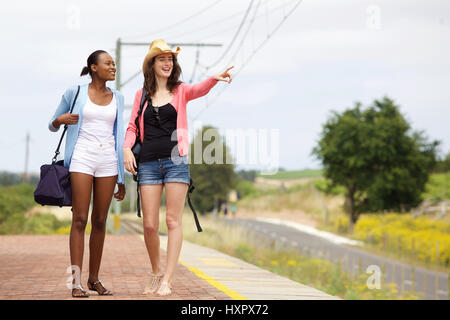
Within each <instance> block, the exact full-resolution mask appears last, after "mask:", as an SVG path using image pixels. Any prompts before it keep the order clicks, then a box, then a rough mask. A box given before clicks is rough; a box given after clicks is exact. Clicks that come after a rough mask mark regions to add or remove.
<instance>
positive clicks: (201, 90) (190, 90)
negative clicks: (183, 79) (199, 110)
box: [183, 76, 218, 101]
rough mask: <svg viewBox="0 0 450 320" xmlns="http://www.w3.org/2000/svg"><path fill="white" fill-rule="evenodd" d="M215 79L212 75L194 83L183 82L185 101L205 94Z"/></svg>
mask: <svg viewBox="0 0 450 320" xmlns="http://www.w3.org/2000/svg"><path fill="white" fill-rule="evenodd" d="M217 82H218V81H217V80H216V79H214V78H213V77H212V76H211V77H209V78H207V79H205V80H203V81H201V82H199V83H196V84H187V83H184V84H183V89H184V96H185V99H186V101H190V100H194V99H197V98H200V97H203V96H204V95H206V94H207V93H208V92H209V90H211V88H212V87H214V86H215V85H216V84H217Z"/></svg>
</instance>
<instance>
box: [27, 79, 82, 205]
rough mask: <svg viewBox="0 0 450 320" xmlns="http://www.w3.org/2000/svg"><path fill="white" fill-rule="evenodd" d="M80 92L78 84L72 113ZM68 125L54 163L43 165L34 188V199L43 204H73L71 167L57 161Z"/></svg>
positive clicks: (65, 127) (53, 160)
mask: <svg viewBox="0 0 450 320" xmlns="http://www.w3.org/2000/svg"><path fill="white" fill-rule="evenodd" d="M79 92H80V86H78V89H77V93H76V95H75V98H74V99H73V102H72V107H71V108H70V113H72V111H73V107H74V106H75V102H76V101H77V97H78V93H79ZM67 126H68V125H67V124H66V125H64V131H63V133H62V135H61V139H59V143H58V147H57V148H56V151H55V156H54V157H53V159H52V163H51V164H44V165H42V166H41V176H40V179H39V183H38V186H37V187H36V190H34V201H36V202H37V203H39V204H42V205H43V206H44V205H48V206H59V207H63V206H67V207H70V206H72V187H71V185H70V173H69V168H66V167H64V160H60V161H56V159H57V157H58V155H59V148H60V147H61V142H62V140H63V139H64V135H65V133H66V131H67Z"/></svg>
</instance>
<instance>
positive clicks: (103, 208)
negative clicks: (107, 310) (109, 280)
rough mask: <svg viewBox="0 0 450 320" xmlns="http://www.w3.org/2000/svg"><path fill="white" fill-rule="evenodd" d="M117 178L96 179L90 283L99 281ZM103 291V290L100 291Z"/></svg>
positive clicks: (90, 250) (90, 241)
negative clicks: (109, 213) (108, 219)
mask: <svg viewBox="0 0 450 320" xmlns="http://www.w3.org/2000/svg"><path fill="white" fill-rule="evenodd" d="M116 182H117V176H112V177H97V178H94V201H93V207H92V215H91V226H92V229H91V236H90V238H89V281H90V282H91V283H93V282H96V281H98V273H99V270H100V263H101V260H102V253H103V244H104V242H105V233H106V219H107V217H108V211H109V206H110V205H111V199H112V197H113V193H114V188H115V186H116ZM100 290H101V289H100Z"/></svg>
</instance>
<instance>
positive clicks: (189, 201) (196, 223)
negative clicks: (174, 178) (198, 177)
mask: <svg viewBox="0 0 450 320" xmlns="http://www.w3.org/2000/svg"><path fill="white" fill-rule="evenodd" d="M194 189H195V187H194V183H193V182H192V179H191V180H190V181H189V189H188V204H189V207H190V208H191V210H192V213H193V215H194V220H195V225H196V226H197V231H198V232H202V231H203V230H202V227H201V226H200V222H199V221H198V217H197V212H195V209H194V206H193V205H192V202H191V197H190V194H191V193H192V191H194Z"/></svg>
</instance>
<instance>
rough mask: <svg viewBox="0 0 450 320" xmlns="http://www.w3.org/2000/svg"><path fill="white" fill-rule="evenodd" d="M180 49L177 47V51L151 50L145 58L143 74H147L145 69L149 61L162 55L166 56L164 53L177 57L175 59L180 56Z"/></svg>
mask: <svg viewBox="0 0 450 320" xmlns="http://www.w3.org/2000/svg"><path fill="white" fill-rule="evenodd" d="M180 50H181V49H180V47H177V49H176V50H175V51H172V50H153V51H152V50H151V51H149V52H148V53H147V54H146V56H145V58H144V62H143V63H142V72H145V68H146V67H147V65H148V63H149V61H151V60H152V59H153V58H154V57H156V56H159V55H160V54H164V53H172V54H173V55H175V57H177V56H178V53H179V52H180Z"/></svg>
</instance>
